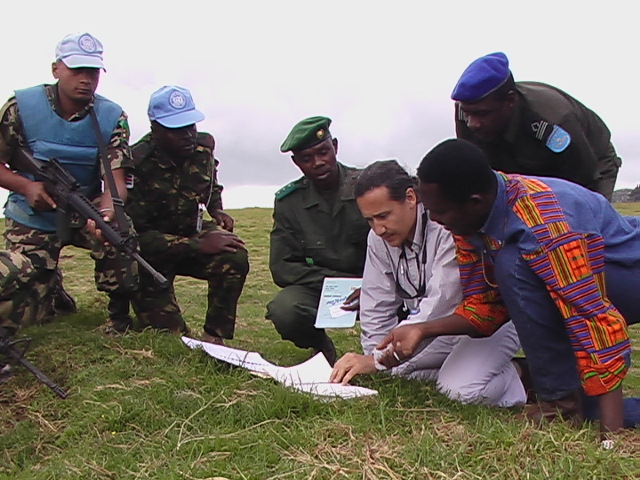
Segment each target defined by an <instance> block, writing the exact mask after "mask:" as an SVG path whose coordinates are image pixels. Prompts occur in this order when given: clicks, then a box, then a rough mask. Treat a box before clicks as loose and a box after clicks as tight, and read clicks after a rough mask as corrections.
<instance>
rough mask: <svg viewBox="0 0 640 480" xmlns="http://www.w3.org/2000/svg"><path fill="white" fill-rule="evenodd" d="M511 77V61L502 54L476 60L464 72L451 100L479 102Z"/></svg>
mask: <svg viewBox="0 0 640 480" xmlns="http://www.w3.org/2000/svg"><path fill="white" fill-rule="evenodd" d="M509 75H511V72H510V71H509V59H508V58H507V56H506V55H505V54H504V53H502V52H496V53H490V54H489V55H485V56H484V57H480V58H478V59H477V60H474V61H473V62H472V63H471V65H469V66H468V67H467V69H466V70H465V71H464V72H463V74H462V76H461V77H460V80H458V83H457V84H456V86H455V88H454V89H453V92H452V93H451V98H452V99H453V100H456V101H459V102H477V101H478V100H481V99H482V98H484V97H486V96H487V95H489V94H490V93H491V92H494V91H495V90H496V89H497V88H498V87H500V86H501V85H502V84H503V83H504V82H506V81H507V79H508V78H509Z"/></svg>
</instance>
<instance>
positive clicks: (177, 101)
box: [169, 91, 187, 110]
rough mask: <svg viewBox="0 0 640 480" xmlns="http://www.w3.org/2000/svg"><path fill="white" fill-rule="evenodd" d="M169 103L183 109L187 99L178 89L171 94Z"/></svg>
mask: <svg viewBox="0 0 640 480" xmlns="http://www.w3.org/2000/svg"><path fill="white" fill-rule="evenodd" d="M169 104H170V105H171V106H172V107H173V108H175V109H178V110H180V109H182V108H184V107H185V105H186V104H187V99H186V98H184V95H183V94H182V93H180V92H178V91H176V92H173V93H172V94H171V95H169Z"/></svg>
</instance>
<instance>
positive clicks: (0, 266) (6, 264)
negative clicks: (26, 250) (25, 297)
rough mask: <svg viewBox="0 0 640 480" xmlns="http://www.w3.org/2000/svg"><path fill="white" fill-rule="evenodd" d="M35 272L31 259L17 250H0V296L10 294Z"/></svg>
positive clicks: (29, 279)
mask: <svg viewBox="0 0 640 480" xmlns="http://www.w3.org/2000/svg"><path fill="white" fill-rule="evenodd" d="M36 274H37V270H36V269H35V268H34V266H33V264H32V263H31V260H30V259H29V258H28V257H26V256H25V255H22V254H21V253H18V252H13V251H10V250H4V251H0V297H5V296H7V295H11V293H12V292H13V291H15V290H16V289H17V288H19V287H20V286H21V285H25V284H27V283H29V282H30V281H31V280H32V279H33V276H34V275H36Z"/></svg>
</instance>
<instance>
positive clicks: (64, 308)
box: [53, 268, 78, 315]
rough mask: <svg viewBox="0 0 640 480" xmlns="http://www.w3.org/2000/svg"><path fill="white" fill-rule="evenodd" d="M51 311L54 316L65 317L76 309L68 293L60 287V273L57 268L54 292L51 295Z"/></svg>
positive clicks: (74, 302)
mask: <svg viewBox="0 0 640 480" xmlns="http://www.w3.org/2000/svg"><path fill="white" fill-rule="evenodd" d="M53 311H54V313H55V314H56V315H67V314H70V313H76V312H77V311H78V307H77V306H76V301H75V300H74V299H73V297H72V296H71V295H69V293H67V291H66V290H65V289H64V286H63V285H62V272H60V269H59V268H56V283H55V291H54V294H53Z"/></svg>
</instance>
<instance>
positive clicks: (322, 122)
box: [280, 117, 331, 153]
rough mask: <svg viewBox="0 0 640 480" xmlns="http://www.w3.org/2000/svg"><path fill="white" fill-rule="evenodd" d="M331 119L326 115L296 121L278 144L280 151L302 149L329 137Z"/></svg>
mask: <svg viewBox="0 0 640 480" xmlns="http://www.w3.org/2000/svg"><path fill="white" fill-rule="evenodd" d="M329 125H331V119H330V118H327V117H310V118H305V119H304V120H302V121H301V122H298V123H297V124H296V126H295V127H293V129H292V130H291V132H290V133H289V135H288V136H287V138H286V139H285V140H284V142H282V145H280V151H281V152H282V153H284V152H289V151H295V150H304V149H305V148H310V147H313V146H314V145H317V144H318V143H320V142H322V141H324V140H326V139H327V138H330V137H331V133H330V132H329Z"/></svg>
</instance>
